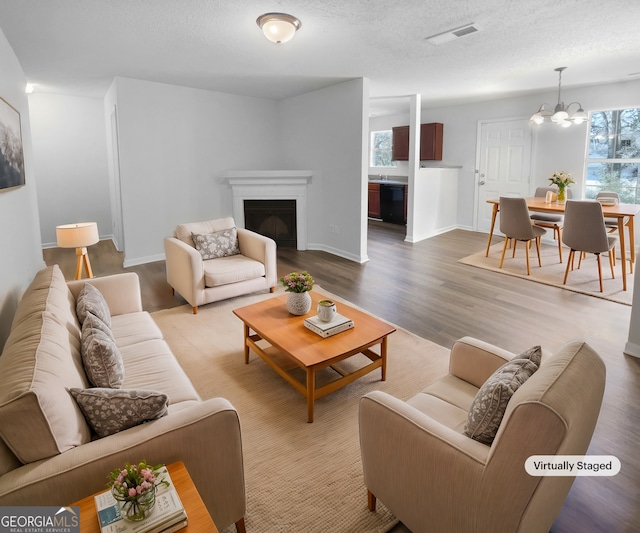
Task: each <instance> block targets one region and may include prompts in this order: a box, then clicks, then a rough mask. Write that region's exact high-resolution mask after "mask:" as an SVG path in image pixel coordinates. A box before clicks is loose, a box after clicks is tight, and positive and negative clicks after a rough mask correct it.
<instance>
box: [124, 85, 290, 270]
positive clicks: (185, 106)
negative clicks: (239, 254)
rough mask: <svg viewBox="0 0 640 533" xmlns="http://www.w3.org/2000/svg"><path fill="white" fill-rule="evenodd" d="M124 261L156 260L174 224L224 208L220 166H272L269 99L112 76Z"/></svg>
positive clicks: (273, 128) (275, 151)
mask: <svg viewBox="0 0 640 533" xmlns="http://www.w3.org/2000/svg"><path fill="white" fill-rule="evenodd" d="M115 90H116V94H117V96H116V99H117V108H118V134H119V145H120V176H121V186H122V215H123V221H124V241H125V266H131V265H134V264H138V263H146V262H149V261H154V260H159V259H163V258H164V248H163V239H164V237H165V236H168V235H171V234H172V233H173V230H174V229H175V227H176V225H178V224H180V223H183V222H189V221H197V220H207V219H213V218H219V217H223V216H230V215H231V214H232V212H231V211H232V206H231V192H230V188H229V186H228V185H227V184H226V183H223V182H222V180H221V178H220V176H221V174H222V173H223V172H224V171H226V170H246V169H256V168H260V169H266V170H271V169H273V170H275V169H276V168H277V167H278V164H277V163H278V162H279V160H280V158H279V154H280V147H279V144H278V139H277V122H278V121H277V112H276V102H275V101H272V100H266V99H260V98H248V97H244V96H236V95H231V94H224V93H217V92H210V91H203V90H199V89H190V88H187V87H178V86H175V85H167V84H162V83H154V82H148V81H140V80H133V79H129V78H117V79H116V87H115Z"/></svg>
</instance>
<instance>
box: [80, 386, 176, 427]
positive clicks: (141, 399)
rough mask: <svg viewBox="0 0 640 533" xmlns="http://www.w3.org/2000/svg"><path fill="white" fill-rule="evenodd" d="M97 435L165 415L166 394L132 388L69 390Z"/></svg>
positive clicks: (166, 405) (167, 404)
mask: <svg viewBox="0 0 640 533" xmlns="http://www.w3.org/2000/svg"><path fill="white" fill-rule="evenodd" d="M69 392H70V393H71V395H72V396H73V397H74V398H75V400H76V402H77V403H78V406H79V407H80V410H81V411H82V413H83V414H84V417H85V419H86V421H87V423H88V424H89V425H90V426H91V428H92V429H93V431H95V433H96V434H97V435H98V436H99V437H106V436H108V435H113V434H114V433H118V432H119V431H123V430H125V429H129V428H132V427H134V426H137V425H139V424H142V423H143V422H147V421H150V420H156V419H158V418H161V417H163V416H165V415H166V414H167V408H168V406H169V397H168V396H167V395H166V394H163V393H162V392H156V391H146V390H136V389H103V388H95V389H69Z"/></svg>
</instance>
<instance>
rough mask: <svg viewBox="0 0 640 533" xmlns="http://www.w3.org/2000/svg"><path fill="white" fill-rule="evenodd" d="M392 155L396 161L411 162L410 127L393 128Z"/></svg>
mask: <svg viewBox="0 0 640 533" xmlns="http://www.w3.org/2000/svg"><path fill="white" fill-rule="evenodd" d="M392 131H393V134H392V141H391V142H392V144H391V154H392V158H393V160H394V161H409V126H397V127H395V128H392Z"/></svg>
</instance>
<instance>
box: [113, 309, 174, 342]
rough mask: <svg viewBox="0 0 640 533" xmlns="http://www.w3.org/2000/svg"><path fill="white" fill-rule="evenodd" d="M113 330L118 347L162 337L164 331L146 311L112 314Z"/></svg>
mask: <svg viewBox="0 0 640 533" xmlns="http://www.w3.org/2000/svg"><path fill="white" fill-rule="evenodd" d="M111 331H112V332H113V336H114V338H115V339H116V344H117V345H118V348H122V347H124V346H129V345H131V344H138V343H140V342H144V341H148V340H152V339H162V331H160V328H159V327H158V324H156V322H155V320H153V318H151V315H150V314H149V313H148V312H146V311H140V312H138V313H127V314H126V315H117V316H112V317H111Z"/></svg>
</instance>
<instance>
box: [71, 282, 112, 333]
mask: <svg viewBox="0 0 640 533" xmlns="http://www.w3.org/2000/svg"><path fill="white" fill-rule="evenodd" d="M89 313H90V314H92V315H94V316H97V317H98V318H99V319H100V320H102V321H103V322H104V323H105V324H106V325H107V326H109V327H111V312H110V311H109V305H108V304H107V301H106V300H105V299H104V296H102V293H101V292H100V291H99V290H98V289H96V288H95V287H94V286H93V285H91V283H85V284H84V287H82V290H81V291H80V294H78V300H77V302H76V314H77V315H78V320H79V321H80V324H83V323H84V320H85V318H86V317H87V315H88V314H89Z"/></svg>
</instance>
